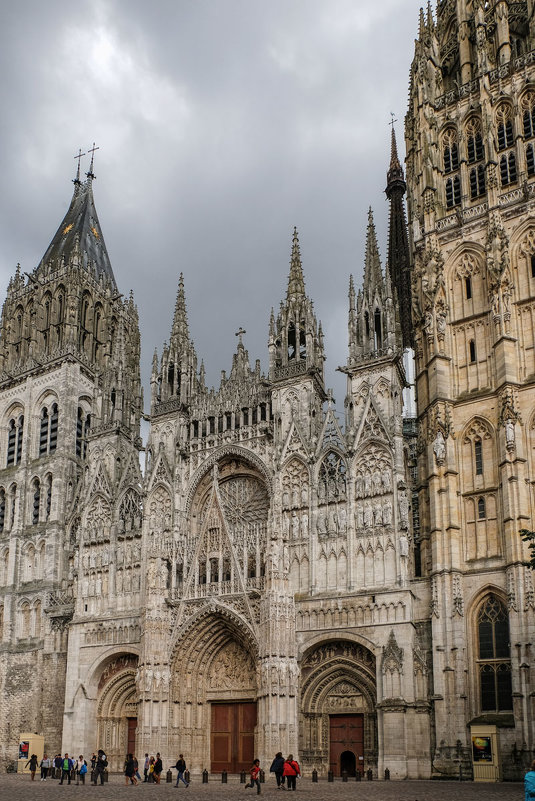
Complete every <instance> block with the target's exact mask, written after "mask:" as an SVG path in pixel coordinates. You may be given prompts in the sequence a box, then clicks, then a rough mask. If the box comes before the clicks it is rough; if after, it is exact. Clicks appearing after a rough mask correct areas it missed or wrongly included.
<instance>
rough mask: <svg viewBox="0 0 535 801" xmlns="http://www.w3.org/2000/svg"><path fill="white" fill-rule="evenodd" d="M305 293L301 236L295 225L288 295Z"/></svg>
mask: <svg viewBox="0 0 535 801" xmlns="http://www.w3.org/2000/svg"><path fill="white" fill-rule="evenodd" d="M304 294H305V279H304V278H303V266H302V264H301V251H300V250H299V237H298V235H297V228H296V227H295V226H294V233H293V238H292V256H291V259H290V276H289V278H288V291H287V293H286V297H287V298H288V299H289V298H290V297H292V296H296V295H304Z"/></svg>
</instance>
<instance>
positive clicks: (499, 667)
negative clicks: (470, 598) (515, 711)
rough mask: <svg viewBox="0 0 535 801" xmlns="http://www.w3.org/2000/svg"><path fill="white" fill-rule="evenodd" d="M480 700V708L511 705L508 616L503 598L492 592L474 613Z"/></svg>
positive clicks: (493, 709)
mask: <svg viewBox="0 0 535 801" xmlns="http://www.w3.org/2000/svg"><path fill="white" fill-rule="evenodd" d="M477 639H478V658H477V666H478V672H479V689H480V704H481V711H482V712H502V711H505V710H511V709H512V708H513V698H512V681H511V655H510V644H509V618H508V615H507V609H506V608H505V605H504V604H503V603H502V601H501V600H500V599H499V598H497V597H496V596H495V595H493V594H492V593H491V594H490V595H488V596H487V598H486V599H485V601H484V603H483V604H482V605H481V608H480V609H479V612H478V615H477Z"/></svg>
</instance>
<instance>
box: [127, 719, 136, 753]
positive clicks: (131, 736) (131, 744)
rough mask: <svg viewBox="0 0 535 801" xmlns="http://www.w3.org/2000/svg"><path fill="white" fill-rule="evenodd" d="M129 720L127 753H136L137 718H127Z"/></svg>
mask: <svg viewBox="0 0 535 801" xmlns="http://www.w3.org/2000/svg"><path fill="white" fill-rule="evenodd" d="M127 721H128V743H127V746H126V753H127V754H133V755H134V756H135V754H136V731H137V718H127Z"/></svg>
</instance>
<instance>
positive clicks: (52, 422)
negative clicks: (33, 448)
mask: <svg viewBox="0 0 535 801" xmlns="http://www.w3.org/2000/svg"><path fill="white" fill-rule="evenodd" d="M57 445H58V404H57V403H53V404H52V405H51V406H48V407H47V406H43V408H42V409H41V425H40V429H39V456H46V455H47V454H50V453H54V451H55V450H56V448H57Z"/></svg>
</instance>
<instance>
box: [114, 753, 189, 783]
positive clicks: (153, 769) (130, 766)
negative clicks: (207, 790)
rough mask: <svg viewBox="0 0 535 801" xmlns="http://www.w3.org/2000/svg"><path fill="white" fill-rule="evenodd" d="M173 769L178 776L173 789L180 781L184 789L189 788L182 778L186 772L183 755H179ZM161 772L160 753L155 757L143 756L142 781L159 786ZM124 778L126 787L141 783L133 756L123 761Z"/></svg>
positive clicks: (137, 766)
mask: <svg viewBox="0 0 535 801" xmlns="http://www.w3.org/2000/svg"><path fill="white" fill-rule="evenodd" d="M175 768H176V771H177V774H178V775H177V779H176V785H175V787H178V783H179V782H180V781H182V782H183V783H184V784H185V785H186V787H189V782H187V781H186V779H185V778H184V774H185V772H186V761H185V759H184V755H183V754H180V756H179V758H178V759H177V761H176V765H175ZM162 771H163V762H162V758H161V756H160V753H159V752H158V753H157V754H156V757H153V756H149V755H148V754H145V762H144V763H143V776H144V778H143V781H144V782H150V781H152V782H154V783H155V784H160V781H161V778H162ZM124 778H125V784H126V785H128V784H132V785H134V786H135V785H136V784H138V783H139V782H140V781H141V776H140V775H139V763H138V761H137V759H136V757H135V756H134V755H133V754H127V755H126V759H125V761H124Z"/></svg>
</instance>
